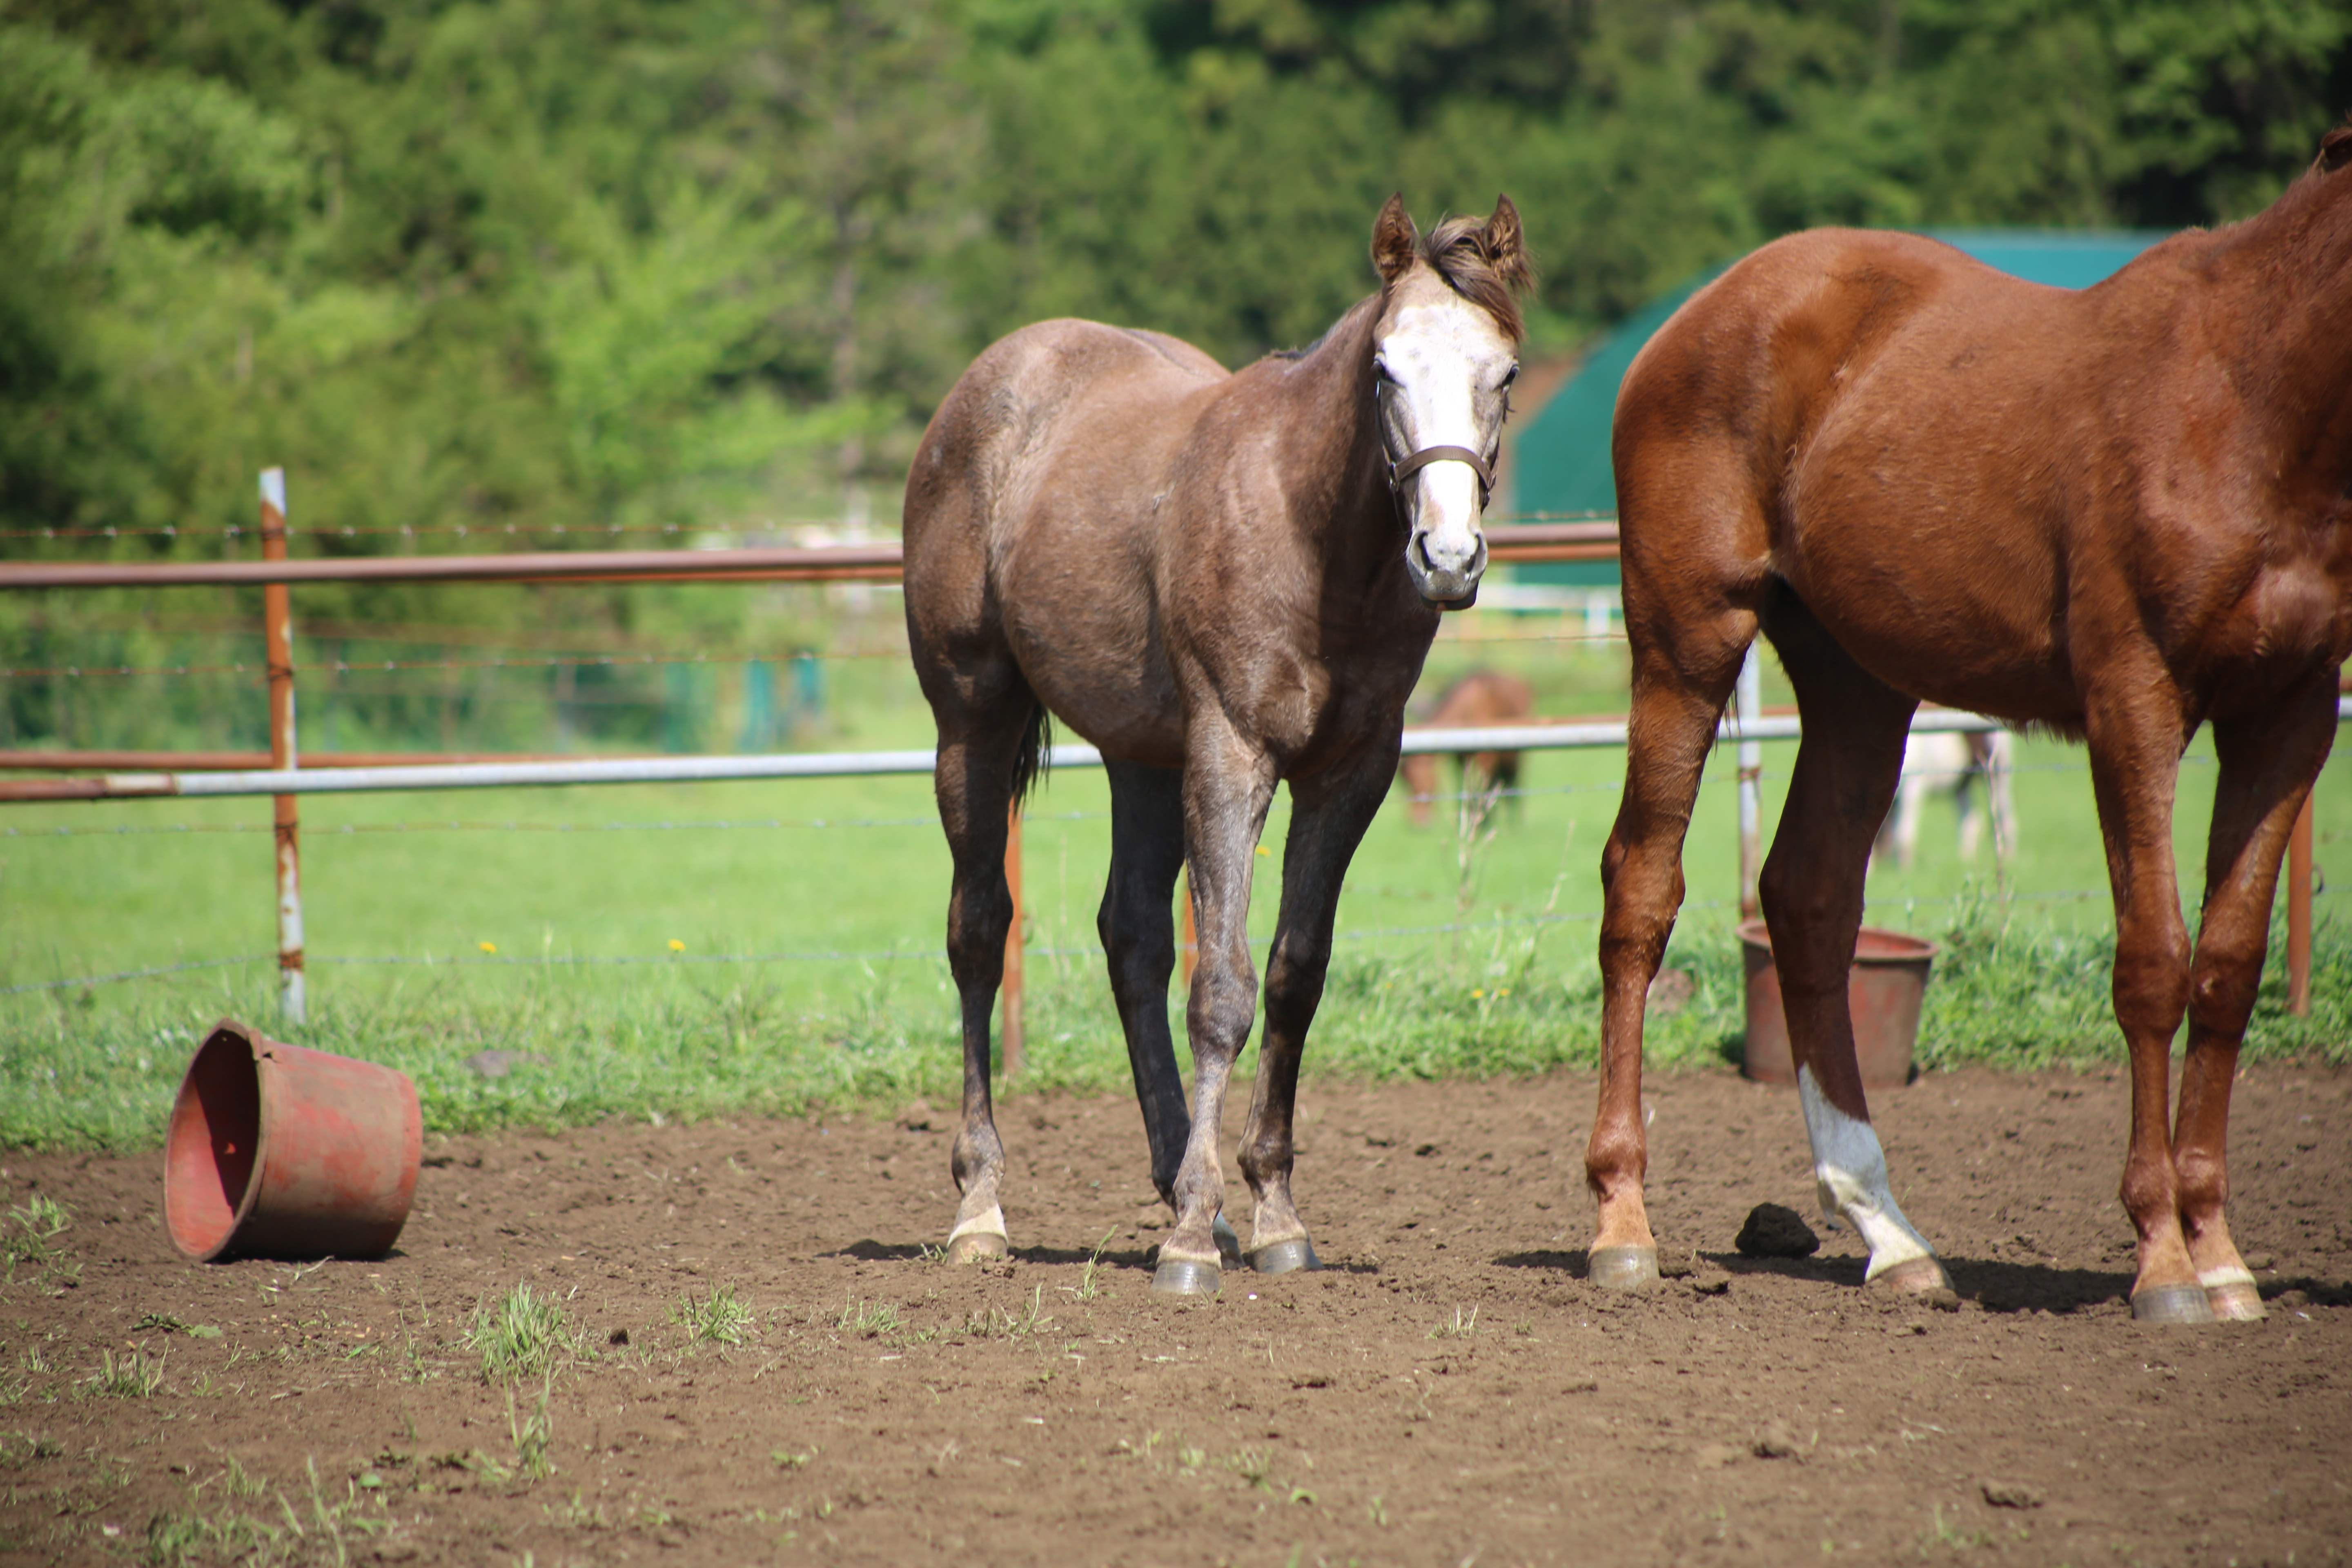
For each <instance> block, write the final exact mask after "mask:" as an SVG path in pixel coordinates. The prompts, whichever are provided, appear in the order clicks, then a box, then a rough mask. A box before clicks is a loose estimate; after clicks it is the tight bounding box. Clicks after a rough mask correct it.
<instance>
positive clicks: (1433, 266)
mask: <svg viewBox="0 0 2352 1568" xmlns="http://www.w3.org/2000/svg"><path fill="white" fill-rule="evenodd" d="M1421 258H1422V259H1423V261H1426V262H1428V263H1429V266H1430V270H1432V271H1433V272H1435V273H1436V274H1437V275H1438V276H1439V277H1440V278H1443V279H1445V283H1446V287H1448V288H1450V289H1453V290H1454V292H1455V293H1456V294H1459V295H1461V296H1462V297H1463V298H1464V299H1465V300H1469V301H1470V302H1471V303H1472V304H1474V305H1475V306H1477V307H1478V308H1479V309H1481V310H1485V311H1486V313H1487V314H1488V315H1490V316H1492V317H1494V318H1495V322H1496V325H1497V326H1499V327H1501V328H1502V329H1503V330H1504V331H1507V332H1508V333H1510V334H1511V341H1512V342H1519V341H1521V340H1522V339H1524V338H1525V337H1526V336H1527V335H1528V323H1527V318H1526V317H1525V316H1523V315H1521V314H1520V313H1519V300H1518V297H1519V295H1520V294H1522V293H1524V292H1526V291H1527V290H1528V289H1532V288H1533V287H1535V281H1536V269H1535V264H1534V263H1533V262H1531V261H1529V260H1528V253H1527V250H1526V248H1525V247H1514V248H1513V249H1512V250H1511V252H1510V253H1509V254H1508V255H1507V256H1505V257H1504V258H1501V259H1500V260H1497V259H1496V258H1495V256H1494V254H1493V253H1492V252H1491V251H1490V250H1489V248H1488V247H1487V232H1486V224H1485V223H1484V222H1483V221H1481V220H1480V219H1477V218H1475V217H1450V218H1447V219H1446V220H1445V221H1444V222H1443V223H1441V224H1439V225H1438V226H1436V227H1435V228H1434V229H1432V230H1431V231H1430V232H1429V233H1428V234H1426V235H1423V237H1422V240H1421Z"/></svg>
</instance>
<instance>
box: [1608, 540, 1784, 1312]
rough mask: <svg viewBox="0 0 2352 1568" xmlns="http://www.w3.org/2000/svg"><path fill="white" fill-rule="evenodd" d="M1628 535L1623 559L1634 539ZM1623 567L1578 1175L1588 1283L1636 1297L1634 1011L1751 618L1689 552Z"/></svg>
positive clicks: (1665, 933)
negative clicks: (1629, 678)
mask: <svg viewBox="0 0 2352 1568" xmlns="http://www.w3.org/2000/svg"><path fill="white" fill-rule="evenodd" d="M1627 538H1628V540H1629V548H1630V546H1631V543H1632V542H1633V539H1634V536H1633V533H1631V532H1629V533H1628V535H1627ZM1650 548H1651V549H1653V550H1655V549H1656V546H1654V545H1652V546H1651V547H1650ZM1689 553H1691V554H1695V553H1696V552H1689ZM1628 562H1629V565H1634V566H1636V567H1637V568H1638V570H1637V571H1629V573H1628V574H1627V577H1626V584H1625V591H1626V600H1625V605H1626V620H1625V625H1626V631H1627V634H1628V636H1629V637H1630V638H1631V640H1632V642H1633V705H1632V708H1633V710H1632V715H1631V718H1630V720H1629V721H1628V724H1627V727H1626V752H1625V789H1624V795H1623V796H1622V799H1621V801H1620V803H1619V805H1618V808H1617V821H1616V825H1615V826H1613V827H1612V828H1611V829H1610V833H1609V843H1608V846H1607V847H1605V848H1604V849H1603V850H1602V851H1601V884H1602V886H1603V888H1604V889H1605V896H1604V907H1603V910H1602V913H1601V1093H1600V1102H1599V1105H1598V1106H1597V1108H1596V1109H1595V1110H1594V1113H1593V1119H1592V1137H1591V1142H1589V1143H1588V1144H1587V1145H1586V1148H1585V1153H1584V1172H1585V1181H1586V1183H1587V1184H1589V1185H1590V1186H1591V1189H1592V1192H1593V1195H1594V1196H1595V1197H1596V1198H1598V1199H1599V1200H1600V1210H1601V1212H1600V1215H1599V1224H1598V1226H1597V1228H1596V1230H1595V1233H1594V1237H1593V1241H1592V1247H1591V1251H1590V1253H1589V1254H1588V1266H1587V1273H1588V1276H1589V1278H1590V1279H1591V1280H1592V1281H1593V1283H1595V1284H1598V1285H1605V1286H1610V1287H1613V1288H1617V1289H1639V1288H1642V1287H1644V1286H1648V1285H1654V1284H1655V1283H1656V1282H1657V1279H1658V1247H1657V1241H1656V1238H1655V1237H1653V1236H1652V1235H1651V1233H1650V1218H1649V1212H1648V1210H1647V1208H1646V1207H1645V1206H1644V1205H1643V1201H1642V1179H1643V1175H1644V1173H1646V1172H1647V1170H1648V1166H1649V1144H1648V1138H1647V1134H1646V1133H1645V1132H1644V1131H1643V1124H1642V1019H1643V1008H1644V1006H1645V1005H1646V1004H1647V1002H1648V998H1649V991H1650V982H1651V981H1652V980H1653V979H1654V978H1655V977H1656V975H1657V972H1658V962H1659V960H1660V959H1661V958H1663V957H1664V955H1665V951H1666V939H1667V938H1668V937H1670V936H1671V935H1673V934H1674V929H1675V911H1676V910H1679V909H1680V908H1681V907H1682V901H1683V887H1684V883H1683V838H1684V836H1685V834H1686V833H1688V832H1689V830H1690V817H1691V805H1692V803H1693V802H1694V801H1695V800H1696V797H1697V795H1698V783H1699V773H1700V772H1701V770H1702V769H1704V768H1705V766H1706V757H1707V752H1708V750H1709V748H1711V747H1712V746H1713V745H1714V744H1715V726H1716V721H1717V718H1719V717H1720V716H1721V714H1722V712H1723V707H1724V703H1725V702H1726V700H1728V699H1729V697H1730V695H1731V688H1732V684H1733V683H1734V682H1735V681H1736V680H1738V677H1739V665H1740V660H1741V659H1742V658H1744V657H1745V656H1746V654H1747V651H1748V644H1749V643H1750V642H1751V641H1752V640H1753V639H1754V637H1755V635H1756V617H1755V616H1754V614H1753V613H1752V612H1750V611H1748V610H1747V609H1744V608H1742V607H1740V606H1739V605H1737V604H1735V603H1733V602H1732V601H1731V600H1730V599H1729V598H1728V597H1727V596H1725V595H1723V594H1722V593H1721V591H1720V587H1721V584H1720V581H1719V578H1717V577H1710V576H1709V575H1708V574H1704V573H1702V572H1701V571H1699V570H1697V569H1696V568H1689V569H1685V568H1686V567H1687V566H1688V562H1687V556H1686V555H1680V554H1678V555H1676V556H1675V558H1674V559H1671V560H1669V559H1663V558H1662V559H1660V560H1659V561H1657V562H1654V563H1646V564H1644V563H1641V562H1639V561H1638V559H1637V558H1636V557H1634V556H1633V555H1632V554H1630V553H1629V556H1628Z"/></svg>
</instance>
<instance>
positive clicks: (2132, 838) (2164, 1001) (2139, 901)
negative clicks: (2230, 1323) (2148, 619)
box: [2084, 660, 2213, 1323]
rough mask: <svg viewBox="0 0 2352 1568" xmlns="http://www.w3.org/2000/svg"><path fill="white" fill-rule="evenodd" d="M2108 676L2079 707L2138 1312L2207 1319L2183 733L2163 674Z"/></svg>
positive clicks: (2119, 671) (2136, 671) (2175, 1319)
mask: <svg viewBox="0 0 2352 1568" xmlns="http://www.w3.org/2000/svg"><path fill="white" fill-rule="evenodd" d="M2131 662H2132V664H2133V665H2134V666H2137V665H2140V664H2143V663H2145V662H2152V661H2140V660H2135V661H2131ZM2111 674H2112V676H2113V677H2114V684H2113V686H2112V687H2111V688H2109V689H2106V690H2105V691H2102V692H2099V693H2095V694H2094V696H2093V700H2091V701H2090V702H2088V703H2086V704H2085V705H2084V706H2085V713H2084V718H2085V724H2084V730H2085V732H2086V738H2087V739H2088V741H2089V742H2090V750H2091V788H2092V790H2093V792H2094V794H2095V795H2096V796H2097V799H2098V805H2099V834H2100V837H2102V838H2103V839H2104V840H2105V847H2106V855H2107V881H2108V885H2109V886H2110V888H2112V889H2113V890H2114V894H2115V903H2116V971H2115V984H2114V990H2115V1008H2116V1023H2117V1024H2119V1025H2120V1026H2122V1028H2123V1034H2124V1047H2125V1048H2126V1051H2127V1052H2128V1053H2129V1055H2130V1058H2131V1144H2130V1148H2129V1150H2128V1152H2126V1155H2125V1157H2124V1180H2123V1189H2122V1198H2123V1205H2124V1208H2125V1210H2126V1212H2127V1213H2129V1214H2130V1215H2131V1218H2132V1226H2133V1228H2134V1229H2135V1230H2137V1232H2138V1235H2139V1270H2138V1274H2137V1278H2136V1279H2134V1280H2133V1281H2132V1298H2131V1300H2132V1316H2133V1317H2135V1318H2138V1319H2141V1320H2142V1321H2150V1322H2168V1323H2200V1322H2210V1321H2212V1316H2213V1313H2212V1309H2211V1308H2210V1305H2209V1304H2208V1303H2207V1301H2206V1300H2205V1288H2204V1287H2203V1286H2202V1285H2200V1283H2199V1282H2198V1279H2197V1269H2196V1267H2195V1265H2194V1264H2192V1263H2191V1262H2190V1261H2189V1245H2188V1241H2187V1239H2186V1238H2185V1237H2183V1236H2182V1234H2181V1228H2180V1190H2179V1176H2178V1174H2177V1173H2176V1172H2175V1170H2174V1168H2173V1163H2172V1147H2171V1142H2170V1140H2169V1138H2168V1136H2167V1132H2168V1122H2169V1121H2170V1120H2171V1110H2172V1107H2171V1087H2172V1085H2171V1066H2172V1064H2171V1059H2170V1058H2171V1050H2172V1037H2173V1035H2174V1034H2175V1033H2176V1032H2177V1031H2178V1030H2179V1027H2180V1019H2181V1016H2182V1015H2183V1014H2184V1013H2186V1012H2187V1011H2188V1007H2189V928H2188V927H2187V926H2186V925H2185V924H2183V923H2182V921H2181V918H2180V893H2179V880H2178V879H2177V877H2176V874H2175V871H2174V868H2173V860H2172V799H2173V791H2174V788H2175V786H2176V785H2177V784H2178V783H2179V771H2180V752H2181V748H2182V744H2183V742H2184V741H2185V739H2186V736H2185V733H2184V731H2183V730H2182V728H2181V722H2180V717H2179V714H2180V710H2179V703H2178V699H2177V697H2176V696H2175V695H2174V693H2173V691H2172V689H2171V687H2170V685H2169V684H2168V682H2167V681H2166V680H2165V679H2164V677H2163V674H2162V671H2161V670H2156V671H2153V672H2150V671H2147V670H2146V669H2144V668H2116V669H2115V670H2113V671H2112V672H2111Z"/></svg>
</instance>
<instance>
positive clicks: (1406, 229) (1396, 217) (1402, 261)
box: [1372, 191, 1421, 288]
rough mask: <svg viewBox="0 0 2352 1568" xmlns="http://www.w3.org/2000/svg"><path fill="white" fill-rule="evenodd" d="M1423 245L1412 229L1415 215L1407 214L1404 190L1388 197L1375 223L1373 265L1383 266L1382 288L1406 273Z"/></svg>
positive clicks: (1373, 226)
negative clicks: (1408, 215) (1387, 202)
mask: <svg viewBox="0 0 2352 1568" xmlns="http://www.w3.org/2000/svg"><path fill="white" fill-rule="evenodd" d="M1420 245H1421V238H1420V236H1418V235H1416V234H1415V233H1413V228H1412V219H1411V218H1409V217H1407V216H1405V212H1404V194H1403V193H1402V191H1400V192H1399V193H1397V194H1396V195H1392V196H1391V197H1390V198H1389V205H1386V206H1384V207H1382V208H1381V216H1380V219H1379V221H1378V222H1376V223H1374V224H1373V225H1372V265H1373V266H1374V267H1376V268H1380V273H1381V287H1382V288H1386V287H1388V286H1389V285H1390V284H1391V283H1394V282H1395V281H1396V280H1397V279H1400V278H1402V277H1403V276H1404V274H1405V269H1406V268H1410V267H1411V266H1412V258H1413V253H1414V252H1415V251H1416V250H1417V249H1419V248H1420Z"/></svg>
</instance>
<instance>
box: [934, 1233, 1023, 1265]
mask: <svg viewBox="0 0 2352 1568" xmlns="http://www.w3.org/2000/svg"><path fill="white" fill-rule="evenodd" d="M1012 1256H1013V1244H1012V1243H1011V1242H1009V1241H1007V1240H1005V1239H1004V1238H1003V1237H1001V1236H999V1235H997V1234H996V1233H995V1232H994V1231H992V1230H968V1231H965V1232H964V1233H963V1234H962V1235H961V1236H959V1237H956V1238H955V1239H954V1240H953V1241H950V1242H949V1243H948V1261H949V1262H950V1263H986V1262H987V1261H989V1260H990V1259H991V1258H1010V1257H1012Z"/></svg>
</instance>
